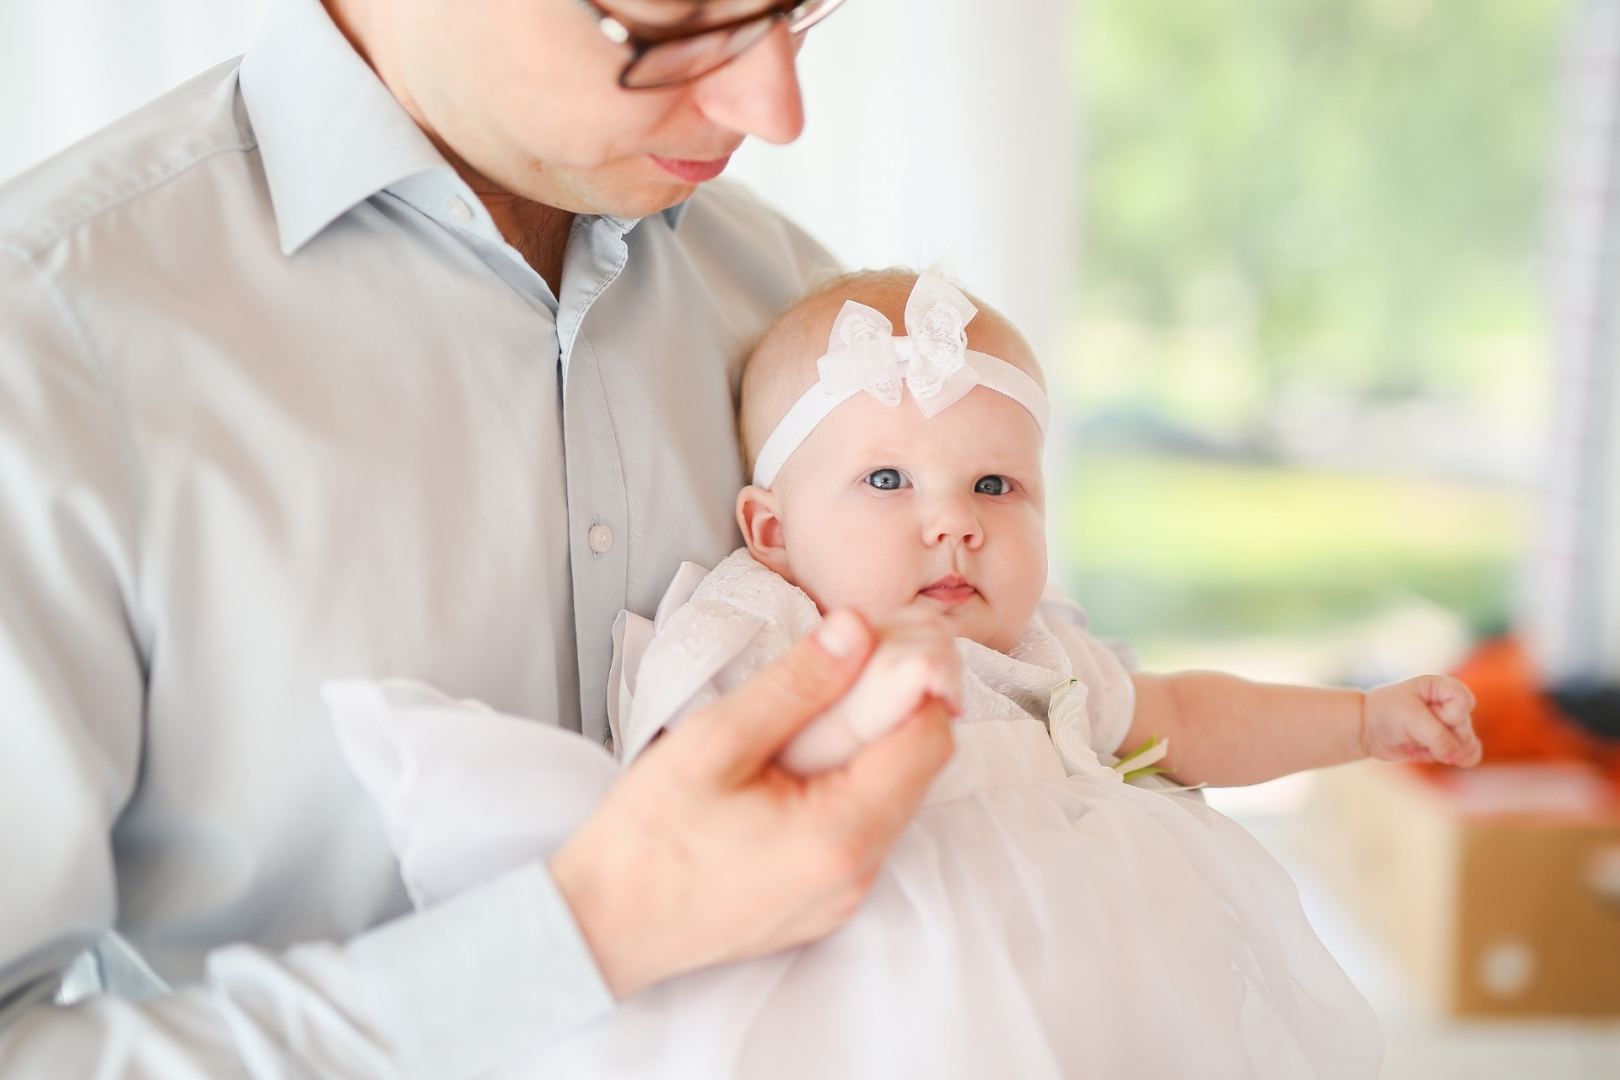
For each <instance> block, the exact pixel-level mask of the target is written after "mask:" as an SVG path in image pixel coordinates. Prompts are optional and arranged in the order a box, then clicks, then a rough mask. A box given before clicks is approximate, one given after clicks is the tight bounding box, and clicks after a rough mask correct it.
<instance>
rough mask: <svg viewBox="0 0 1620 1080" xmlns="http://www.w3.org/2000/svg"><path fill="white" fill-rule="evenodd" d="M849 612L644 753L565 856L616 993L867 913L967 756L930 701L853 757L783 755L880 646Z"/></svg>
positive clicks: (570, 885)
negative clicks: (934, 795)
mask: <svg viewBox="0 0 1620 1080" xmlns="http://www.w3.org/2000/svg"><path fill="white" fill-rule="evenodd" d="M874 644H875V642H874V636H873V634H872V631H871V630H870V629H869V628H868V627H867V625H866V623H865V622H864V621H863V620H862V619H861V618H860V616H858V615H856V614H854V613H853V612H849V611H838V612H834V613H832V614H831V615H829V616H828V617H827V618H826V620H825V621H823V623H822V624H821V626H820V627H819V628H818V629H817V630H816V632H815V633H814V634H812V635H810V637H808V638H806V639H804V640H803V641H801V642H799V643H798V644H797V645H796V646H794V648H793V649H791V650H790V651H789V652H788V653H787V654H786V655H785V656H783V657H782V658H781V659H780V660H778V661H777V662H776V663H775V664H773V665H772V666H771V667H769V668H767V669H766V670H765V671H764V672H762V673H761V674H760V675H759V676H758V677H757V678H755V679H754V680H753V681H752V682H750V683H749V684H748V685H746V686H744V687H742V688H741V689H739V690H737V691H736V692H734V693H732V694H730V695H728V696H727V697H725V698H724V699H722V700H721V701H718V702H716V703H715V704H714V705H712V706H710V707H709V708H707V709H703V710H701V711H699V712H696V713H693V714H692V715H691V716H689V717H687V718H686V719H685V720H683V721H682V722H681V723H680V725H679V726H678V727H676V728H675V729H674V730H673V731H672V732H670V733H669V734H668V735H666V736H664V737H663V738H661V739H659V740H658V741H657V742H656V743H655V744H654V745H653V746H651V747H649V748H648V749H647V750H646V751H644V752H643V754H642V755H641V757H640V758H638V759H637V761H636V764H635V765H634V766H633V767H632V768H630V769H629V770H628V771H626V773H625V775H624V777H623V779H621V780H620V781H619V782H618V783H617V784H616V785H614V787H613V790H612V791H610V792H609V793H608V797H607V798H606V799H605V800H604V801H603V803H602V805H601V806H600V807H599V808H598V809H597V811H596V813H595V814H593V815H592V816H591V817H590V819H589V820H587V821H586V822H585V824H584V825H583V826H582V827H581V828H580V830H579V832H577V833H576V834H575V835H574V836H573V838H572V839H571V840H569V842H568V843H567V844H566V845H565V846H564V847H563V849H562V850H561V851H559V852H558V853H557V854H556V855H555V856H554V857H553V858H552V860H551V872H552V875H553V877H554V878H555V879H556V882H557V886H558V888H559V889H560V890H561V891H562V894H563V896H564V897H565V898H567V900H568V903H569V906H570V907H571V908H572V909H573V912H574V917H575V918H576V919H577V920H578V922H579V925H580V929H581V930H582V931H583V932H584V935H585V940H586V941H587V942H588V943H589V944H590V947H591V951H592V952H593V953H594V954H595V956H596V960H597V964H598V965H599V966H600V967H601V969H602V974H603V977H604V978H605V979H606V980H607V984H608V986H609V987H610V988H611V989H612V990H613V993H614V994H615V995H616V996H618V997H620V998H624V997H627V996H629V995H630V994H633V993H635V992H636V991H637V990H640V989H642V988H643V987H645V986H649V985H651V984H652V983H655V982H658V981H661V980H663V979H667V978H669V977H671V976H673V975H678V974H680V973H682V972H686V971H692V970H695V969H697V968H702V967H708V966H710V965H713V964H721V963H726V962H729V961H733V960H742V959H745V958H747V957H751V956H760V955H764V954H766V953H771V952H777V951H779V950H781V949H785V948H790V947H792V946H794V945H799V944H803V943H805V942H808V941H814V940H816V939H818V938H821V937H824V936H825V935H827V934H829V933H831V932H832V931H833V930H835V929H837V928H838V927H839V926H841V925H842V924H843V923H844V922H845V921H847V920H848V919H849V917H850V916H851V915H853V914H854V913H855V910H856V908H857V907H858V906H859V905H860V902H861V900H862V898H863V897H864V896H865V895H866V891H867V889H869V888H870V887H871V884H872V881H873V880H874V879H875V878H876V877H877V873H878V870H879V869H880V868H881V866H882V865H883V860H884V858H885V856H886V855H887V854H888V851H889V848H890V847H891V846H892V845H893V844H894V841H895V840H896V839H897V838H898V837H899V835H900V833H901V832H902V831H903V830H904V829H905V827H906V826H907V824H909V823H910V821H911V818H912V816H913V815H914V814H915V813H916V811H917V808H918V806H919V805H921V803H922V799H923V796H924V794H925V793H926V792H927V790H928V784H929V782H930V781H931V780H932V779H933V778H934V776H935V774H936V773H938V772H939V770H940V769H941V768H943V767H944V765H945V762H946V761H947V760H949V758H950V755H951V735H950V720H949V716H948V712H947V707H946V706H945V705H943V704H941V703H940V702H938V701H936V700H933V699H930V700H929V701H928V702H926V703H925V704H923V705H922V706H921V707H920V708H918V709H917V710H916V711H915V712H914V713H913V714H912V715H911V716H910V717H909V718H908V719H906V720H905V721H904V722H903V723H901V724H899V725H897V726H896V727H895V728H894V729H893V730H892V731H890V732H889V733H888V734H886V735H884V736H882V737H881V738H879V739H877V740H876V741H874V742H873V743H872V744H871V745H869V746H867V747H866V748H864V749H863V750H862V751H861V752H860V753H859V754H857V755H856V756H855V757H854V758H852V759H851V760H850V761H849V762H848V763H847V764H845V765H843V766H841V767H839V768H836V769H832V770H829V771H827V772H823V773H819V774H817V775H815V776H811V777H799V776H795V775H794V774H792V773H790V772H788V771H786V770H785V769H783V768H782V767H781V766H780V765H777V764H775V763H774V759H775V757H776V755H777V753H778V752H779V751H780V750H781V749H782V747H783V746H784V745H785V744H786V743H787V742H788V740H789V739H791V738H792V737H793V735H794V734H795V733H797V732H798V731H799V730H800V729H802V728H803V727H805V725H807V724H809V723H810V721H812V720H813V719H815V717H816V716H818V715H820V714H821V713H822V712H824V711H825V710H826V709H827V708H828V707H829V706H831V705H832V704H833V703H834V702H836V701H837V700H838V699H839V698H840V697H841V696H842V695H843V694H844V692H845V691H846V690H848V689H849V687H850V685H851V684H852V683H853V682H854V681H855V678H856V676H857V675H858V674H860V671H861V668H862V667H863V665H865V663H866V661H867V658H868V657H869V656H871V654H872V651H873V647H874Z"/></svg>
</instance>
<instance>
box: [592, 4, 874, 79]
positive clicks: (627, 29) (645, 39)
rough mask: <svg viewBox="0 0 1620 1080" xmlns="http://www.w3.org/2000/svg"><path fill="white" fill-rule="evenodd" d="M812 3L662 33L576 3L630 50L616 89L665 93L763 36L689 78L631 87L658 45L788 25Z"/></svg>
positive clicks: (824, 10)
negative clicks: (639, 68)
mask: <svg viewBox="0 0 1620 1080" xmlns="http://www.w3.org/2000/svg"><path fill="white" fill-rule="evenodd" d="M815 2H816V0H780V2H779V3H775V4H772V5H770V6H769V7H766V8H764V9H762V10H760V11H756V12H753V13H752V14H749V15H744V16H741V17H740V18H736V19H729V20H727V21H726V22H720V23H712V24H710V25H708V26H704V27H702V28H700V29H696V30H673V29H672V30H668V31H662V32H661V31H659V30H658V29H657V28H656V27H646V26H633V25H632V24H630V23H628V22H626V21H625V20H623V19H621V18H620V17H619V16H617V15H615V14H614V13H613V12H611V11H609V10H608V9H607V8H605V7H603V6H602V5H601V4H598V3H596V0H579V4H580V6H581V7H583V8H585V10H586V11H588V12H590V14H591V15H592V17H594V18H595V19H596V28H597V30H599V31H601V33H602V36H603V37H605V38H607V39H608V40H609V41H611V42H613V43H614V44H615V45H628V46H629V47H630V59H629V60H628V61H626V62H625V65H624V67H623V68H621V69H620V70H619V86H620V87H621V88H622V89H625V90H665V89H668V88H669V87H671V86H680V85H682V84H683V83H689V82H692V81H694V80H696V79H701V78H703V76H705V75H709V74H712V73H713V72H716V71H719V70H720V69H721V68H723V67H725V66H726V65H727V64H729V63H731V62H732V61H733V60H735V59H737V57H739V56H741V55H742V54H743V53H745V52H747V51H748V50H749V49H751V48H753V47H754V46H755V45H757V44H759V42H760V41H762V40H764V37H765V35H764V34H761V35H760V36H759V38H757V39H755V40H754V41H752V42H750V43H749V44H748V46H747V47H746V48H743V49H740V50H739V51H737V52H735V53H732V54H731V55H730V56H728V57H726V58H725V59H724V60H721V61H720V62H719V63H717V64H715V65H714V66H713V67H709V68H705V69H703V70H702V71H694V72H692V73H691V74H689V75H682V76H681V77H680V78H678V79H671V80H670V81H669V82H663V83H656V84H651V85H645V86H634V85H631V83H630V82H629V79H630V73H631V72H632V71H634V70H635V68H636V65H637V64H639V63H641V61H642V58H643V57H645V56H646V55H647V54H648V53H650V52H652V51H653V50H654V49H656V48H658V47H659V46H660V45H668V44H670V43H671V42H676V41H690V40H692V39H693V38H700V37H705V36H707V35H709V34H720V33H725V32H726V31H728V30H736V29H738V28H739V27H744V26H750V25H752V24H755V23H760V22H766V21H769V22H772V23H777V22H782V21H783V20H789V21H791V20H792V18H793V13H794V12H795V11H797V10H799V9H800V8H802V7H805V6H806V5H808V4H813V3H815ZM843 2H844V0H824V2H823V3H822V4H821V6H820V8H819V10H817V11H816V12H815V13H814V14H813V15H811V16H810V17H809V18H807V19H805V20H804V21H803V22H802V23H800V24H799V25H797V26H790V27H789V29H790V31H791V32H792V33H794V34H802V33H804V32H805V31H806V30H809V29H810V28H811V27H812V26H815V25H816V24H817V23H819V22H820V21H821V20H823V19H825V18H826V17H827V16H828V15H831V14H832V13H833V11H835V10H836V9H837V8H838V7H839V6H840V5H841V4H843Z"/></svg>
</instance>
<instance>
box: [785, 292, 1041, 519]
mask: <svg viewBox="0 0 1620 1080" xmlns="http://www.w3.org/2000/svg"><path fill="white" fill-rule="evenodd" d="M978 313H979V311H978V309H977V308H975V307H974V306H973V304H972V303H971V302H970V301H969V300H968V298H967V297H965V296H963V295H962V292H961V290H960V289H958V288H956V287H955V286H954V285H952V284H950V283H949V282H947V281H942V280H940V279H939V278H937V277H934V276H932V275H930V274H923V275H921V276H919V277H918V278H917V284H916V285H914V286H912V289H911V296H910V297H909V298H908V299H907V300H906V329H907V330H908V331H910V335H911V336H910V337H895V336H894V324H893V323H891V322H889V320H888V319H886V318H884V317H883V315H882V314H881V313H880V312H877V311H874V310H873V309H872V308H869V307H867V306H866V305H865V304H857V303H856V302H855V301H853V300H846V301H844V307H843V310H842V311H840V312H839V313H838V318H837V319H836V320H835V321H834V322H833V328H832V337H831V338H830V339H829V340H828V342H827V355H826V356H823V357H822V358H821V359H820V360H817V361H816V369H817V370H818V371H819V372H820V373H821V379H820V381H818V382H817V383H816V385H814V386H812V387H811V388H810V389H808V390H806V391H805V392H804V395H803V396H802V397H800V398H799V400H798V401H796V402H794V403H793V407H792V408H791V409H789V410H788V411H787V415H786V416H784V417H782V421H781V423H779V424H777V425H776V430H775V431H772V432H771V435H770V438H768V439H766V440H765V445H764V446H762V447H760V451H759V457H758V458H757V459H756V460H755V462H754V484H755V486H756V487H762V488H766V489H769V488H770V486H771V484H772V483H774V482H775V481H776V474H777V473H778V472H780V471H781V469H782V466H783V465H784V464H786V463H787V459H788V458H789V457H791V456H792V455H793V451H795V450H797V449H798V448H799V445H800V444H801V443H803V442H804V440H805V439H806V438H808V437H809V435H810V433H811V432H812V431H814V430H815V429H816V425H817V424H820V423H821V422H822V421H823V420H825V419H827V417H828V416H829V415H830V414H831V413H832V411H833V410H834V409H836V408H838V406H840V405H842V404H843V403H844V402H846V401H848V400H849V399H850V398H852V397H854V396H855V395H856V394H858V393H860V392H861V391H862V390H865V391H866V392H867V393H869V394H871V395H872V396H873V397H875V398H877V399H878V400H879V401H881V402H883V404H885V405H888V406H890V407H893V406H896V405H899V404H900V400H901V398H902V397H904V396H905V392H906V391H907V390H910V391H911V397H912V399H913V400H914V401H916V403H917V407H918V408H919V409H921V410H922V412H923V415H924V416H927V417H933V416H934V415H935V414H937V413H939V412H940V410H942V409H945V408H948V407H950V406H951V405H954V404H956V403H957V402H958V401H960V400H962V397H963V395H965V394H966V393H967V392H968V391H969V390H972V389H973V388H974V387H975V386H982V387H984V388H985V389H986V390H994V391H995V392H996V393H998V394H1004V395H1006V396H1007V397H1010V398H1012V399H1013V400H1014V401H1016V402H1018V404H1020V405H1022V406H1023V407H1024V408H1026V409H1028V410H1029V414H1030V415H1031V416H1033V417H1034V418H1035V423H1036V425H1037V426H1039V427H1040V429H1041V434H1042V435H1045V434H1046V428H1047V425H1048V424H1049V423H1050V422H1051V417H1052V406H1051V405H1050V404H1049V403H1048V402H1047V400H1046V394H1044V393H1043V392H1042V391H1041V387H1040V384H1039V383H1037V382H1036V381H1035V380H1034V379H1032V378H1030V377H1029V376H1028V375H1026V374H1024V373H1023V372H1022V371H1020V370H1018V369H1017V368H1015V367H1013V366H1012V365H1011V364H1009V363H1007V362H1006V361H1005V360H998V359H996V358H995V357H994V356H990V355H988V354H986V353H981V352H972V351H970V350H969V349H968V347H967V324H968V323H970V322H972V321H973V316H975V315H977V314H978Z"/></svg>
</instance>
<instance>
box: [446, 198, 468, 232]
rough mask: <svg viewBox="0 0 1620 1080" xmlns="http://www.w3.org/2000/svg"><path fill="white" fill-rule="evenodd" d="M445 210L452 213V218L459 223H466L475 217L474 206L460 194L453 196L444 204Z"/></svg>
mask: <svg viewBox="0 0 1620 1080" xmlns="http://www.w3.org/2000/svg"><path fill="white" fill-rule="evenodd" d="M444 212H445V213H447V214H449V215H450V220H451V221H453V222H455V223H456V224H457V225H465V224H467V222H469V221H471V220H472V219H473V212H472V207H470V206H468V205H467V200H465V199H463V198H462V197H461V196H460V195H456V196H453V197H452V198H451V199H450V201H449V202H448V203H446V204H445V206H444Z"/></svg>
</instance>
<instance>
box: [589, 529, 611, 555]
mask: <svg viewBox="0 0 1620 1080" xmlns="http://www.w3.org/2000/svg"><path fill="white" fill-rule="evenodd" d="M585 542H586V543H588V544H589V545H590V547H591V550H592V551H594V552H596V553H597V554H598V555H606V554H607V553H608V550H609V549H610V548H612V547H613V530H612V529H610V528H608V527H607V526H606V525H592V526H591V531H590V532H588V533H586V534H585Z"/></svg>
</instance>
